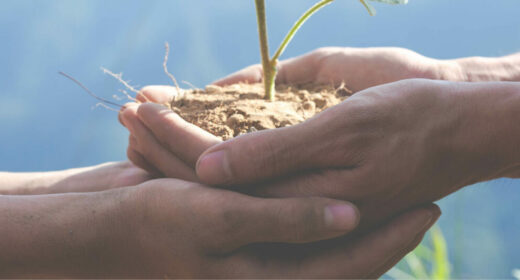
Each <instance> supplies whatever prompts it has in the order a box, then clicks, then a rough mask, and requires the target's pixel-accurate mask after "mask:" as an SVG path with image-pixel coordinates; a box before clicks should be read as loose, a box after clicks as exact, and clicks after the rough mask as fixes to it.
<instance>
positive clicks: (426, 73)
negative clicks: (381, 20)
mask: <svg viewBox="0 0 520 280" xmlns="http://www.w3.org/2000/svg"><path fill="white" fill-rule="evenodd" d="M262 76H263V75H262V67H261V65H253V66H249V67H247V68H245V69H243V70H240V71H238V72H236V73H233V74H231V75H230V76H228V77H226V78H223V79H221V80H218V81H215V82H214V84H216V85H220V86H223V85H229V84H235V83H238V82H248V83H259V82H261V81H262ZM412 78H426V79H434V80H447V81H459V82H483V81H520V53H517V54H513V55H509V56H504V57H489V58H488V57H465V58H457V59H451V60H438V59H433V58H429V57H425V56H422V55H420V54H418V53H416V52H414V51H411V50H408V49H403V48H391V47H382V48H381V47H380V48H343V47H325V48H320V49H317V50H314V51H312V52H310V53H308V54H305V55H303V56H300V57H296V58H291V59H287V60H283V61H280V62H279V63H278V76H277V80H276V82H277V83H278V84H306V83H314V84H334V85H336V86H339V85H340V84H341V83H342V82H344V83H345V85H346V87H347V88H349V89H351V90H353V91H354V92H358V91H361V90H364V89H367V88H369V87H373V86H377V85H382V84H386V83H390V82H396V81H399V80H404V79H412Z"/></svg>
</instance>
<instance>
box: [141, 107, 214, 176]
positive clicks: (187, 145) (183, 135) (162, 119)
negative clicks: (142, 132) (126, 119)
mask: <svg viewBox="0 0 520 280" xmlns="http://www.w3.org/2000/svg"><path fill="white" fill-rule="evenodd" d="M137 115H138V117H139V119H140V120H141V121H142V122H143V123H144V124H145V125H146V127H147V128H148V129H149V130H150V131H151V132H152V133H153V135H154V137H155V139H157V140H158V141H159V143H161V145H162V146H163V147H165V148H166V149H167V150H168V151H170V152H171V153H173V154H175V155H176V156H177V157H178V158H179V159H181V160H182V161H183V162H185V163H186V164H187V165H188V166H190V167H192V168H194V167H195V163H196V162H197V159H198V158H199V156H200V155H201V154H202V153H203V152H204V151H205V150H207V149H208V148H209V147H211V146H213V145H215V144H218V143H220V142H222V141H221V140H220V139H219V138H217V137H216V136H214V135H212V134H211V133H209V132H207V131H205V130H203V129H201V128H199V127H198V126H196V125H193V124H191V123H188V122H186V121H185V120H183V119H182V118H181V117H180V116H179V115H177V114H175V113H174V112H172V111H171V110H170V109H168V108H165V107H164V106H161V105H157V104H152V103H147V104H142V105H141V106H139V109H138V110H137Z"/></svg>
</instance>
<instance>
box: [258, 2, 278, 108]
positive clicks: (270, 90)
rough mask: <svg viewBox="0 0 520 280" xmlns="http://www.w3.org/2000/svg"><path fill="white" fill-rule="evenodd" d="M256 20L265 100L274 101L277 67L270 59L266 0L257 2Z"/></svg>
mask: <svg viewBox="0 0 520 280" xmlns="http://www.w3.org/2000/svg"><path fill="white" fill-rule="evenodd" d="M255 4H256V18H257V21H258V36H259V38H260V54H261V55H262V68H263V70H264V87H265V98H266V99H269V100H274V95H275V90H274V79H275V76H276V65H274V67H273V65H272V63H271V60H270V59H269V41H268V39H267V23H266V17H265V0H255Z"/></svg>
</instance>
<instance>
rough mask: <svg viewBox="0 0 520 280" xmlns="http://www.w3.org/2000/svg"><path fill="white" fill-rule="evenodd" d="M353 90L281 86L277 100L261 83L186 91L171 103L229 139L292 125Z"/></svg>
mask: <svg viewBox="0 0 520 280" xmlns="http://www.w3.org/2000/svg"><path fill="white" fill-rule="evenodd" d="M350 95H352V91H350V90H348V89H347V88H345V87H344V86H340V87H339V88H334V87H332V86H330V85H329V86H326V85H325V86H316V85H304V86H281V87H277V89H276V101H274V102H271V101H267V100H265V99H264V98H263V96H264V90H263V85H261V84H235V85H231V86H226V87H218V86H212V85H211V86H207V87H206V88H205V89H204V90H202V89H191V90H185V91H184V92H183V94H182V95H181V96H177V97H176V98H175V99H174V100H173V101H172V102H171V108H172V110H173V111H174V112H175V113H177V114H179V115H180V116H181V117H182V118H183V119H185V120H186V121H188V122H190V123H193V124H195V125H197V126H199V127H200V128H202V129H204V130H206V131H208V132H210V133H212V134H214V135H216V136H219V137H220V138H222V139H223V140H227V139H230V138H233V137H235V136H238V135H240V134H244V133H248V132H252V131H257V130H264V129H274V128H279V127H285V126H291V125H295V124H298V123H301V122H303V121H305V120H306V119H308V118H311V117H313V116H314V115H316V114H318V113H319V112H321V111H323V110H325V109H327V108H329V107H331V106H334V105H336V104H338V103H340V102H342V101H343V100H345V99H346V98H347V97H348V96H350Z"/></svg>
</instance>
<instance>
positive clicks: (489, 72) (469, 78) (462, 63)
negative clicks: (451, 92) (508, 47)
mask: <svg viewBox="0 0 520 280" xmlns="http://www.w3.org/2000/svg"><path fill="white" fill-rule="evenodd" d="M438 63H439V65H440V66H439V67H441V68H442V69H443V71H441V73H442V77H441V79H443V80H448V81H464V82H489V81H520V53H516V54H512V55H508V56H503V57H467V58H459V59H453V60H443V61H439V62H438Z"/></svg>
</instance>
